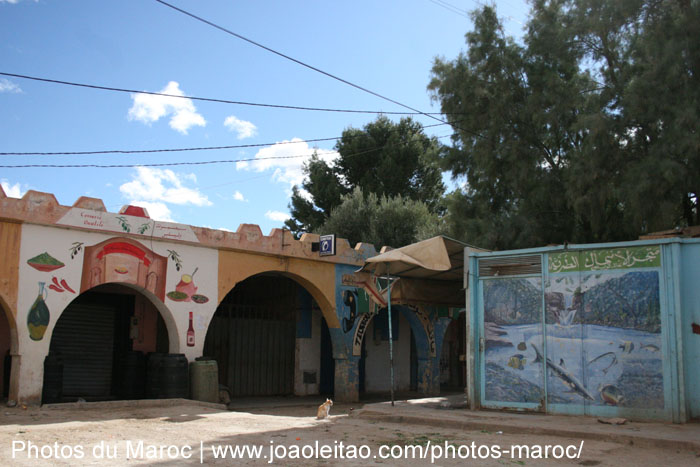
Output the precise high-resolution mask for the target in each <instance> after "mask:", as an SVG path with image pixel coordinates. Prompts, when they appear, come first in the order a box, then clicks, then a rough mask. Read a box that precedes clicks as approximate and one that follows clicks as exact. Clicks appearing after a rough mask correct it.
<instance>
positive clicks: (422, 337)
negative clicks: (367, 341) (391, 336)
mask: <svg viewBox="0 0 700 467" xmlns="http://www.w3.org/2000/svg"><path fill="white" fill-rule="evenodd" d="M385 308H386V307H384V308H382V310H383V309H385ZM391 309H392V312H393V311H394V310H397V311H398V312H399V313H401V315H403V317H404V318H405V319H406V321H408V324H409V326H411V331H413V335H414V336H415V338H416V353H417V356H418V358H419V359H428V358H430V357H431V352H430V347H429V345H430V340H431V336H430V332H429V330H426V329H425V327H424V326H423V325H422V323H421V320H420V319H419V318H418V317H417V313H419V312H420V310H419V309H416V308H413V307H409V306H405V305H392V306H391ZM380 311H381V310H380ZM376 315H377V314H376V313H368V314H367V315H366V316H367V317H366V318H364V322H362V321H360V322H358V325H357V327H356V328H355V334H354V337H353V349H352V350H353V351H352V354H353V355H354V356H359V353H358V349H361V348H362V343H363V342H364V336H365V332H364V331H366V329H367V328H368V327H369V325H370V323H371V322H372V320H373V319H374V317H375V316H376ZM361 327H362V328H364V329H361ZM358 331H362V332H361V335H358ZM432 338H433V340H434V333H433V336H432ZM419 342H420V343H421V344H424V345H419Z"/></svg>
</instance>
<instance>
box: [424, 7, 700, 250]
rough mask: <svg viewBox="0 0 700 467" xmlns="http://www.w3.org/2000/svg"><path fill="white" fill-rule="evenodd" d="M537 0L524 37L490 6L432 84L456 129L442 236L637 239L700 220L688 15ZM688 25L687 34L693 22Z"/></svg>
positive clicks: (693, 48) (693, 18) (694, 53)
mask: <svg viewBox="0 0 700 467" xmlns="http://www.w3.org/2000/svg"><path fill="white" fill-rule="evenodd" d="M699 8H700V2H698V1H695V0H692V1H691V0H677V1H675V2H661V1H658V0H646V1H642V0H625V1H615V0H534V1H533V2H532V10H531V19H530V21H529V23H528V28H527V32H526V34H525V36H524V38H523V45H522V46H521V45H518V44H516V43H515V42H514V41H513V40H512V39H510V38H507V37H506V36H505V35H504V33H503V29H502V27H501V24H500V22H499V21H498V18H497V16H496V12H495V11H494V10H493V9H492V8H490V7H484V8H482V9H480V10H478V11H476V12H475V13H474V14H473V19H474V30H473V31H472V32H469V33H468V34H467V35H466V39H467V46H468V51H467V53H466V54H465V53H462V54H460V55H459V57H458V58H457V59H455V60H453V61H444V60H440V59H438V60H436V62H435V64H434V66H433V79H432V81H431V83H430V85H429V90H430V91H431V92H432V94H433V97H434V98H435V99H436V100H438V101H439V102H440V104H441V106H442V110H443V112H445V113H448V114H460V113H462V114H465V116H460V117H459V120H460V121H459V122H457V121H456V118H457V117H450V118H451V122H452V124H453V127H454V128H455V133H456V136H455V138H454V140H453V148H452V150H451V151H449V152H446V153H444V154H446V155H445V156H444V157H443V158H442V163H443V166H444V167H445V168H446V169H448V170H450V171H451V172H452V174H453V176H455V177H457V178H459V177H465V178H466V185H465V187H464V188H463V189H461V190H459V191H458V192H456V193H453V194H452V195H450V197H449V201H448V212H449V216H448V219H449V221H450V222H449V224H450V228H451V232H450V233H451V234H452V235H454V236H457V237H461V238H464V239H466V240H468V241H470V242H471V243H476V244H480V245H483V246H486V247H491V248H517V247H526V246H535V245H542V244H547V243H552V242H556V243H562V242H565V241H576V242H585V241H614V240H622V239H633V238H636V237H637V236H638V235H640V234H642V233H645V232H648V231H650V230H658V229H662V228H670V227H674V226H675V225H688V224H697V223H698V205H697V196H698V187H697V183H698V179H699V177H697V175H693V174H697V173H700V170H699V169H698V146H699V144H698V133H697V123H699V122H698V112H699V109H700V106H698V101H699V100H698V96H699V92H700V87H698V86H697V80H698V79H699V78H698V73H699V71H698V49H699V48H700V43H699V42H698V41H700V35H698V34H693V32H697V31H698V21H697V19H698V11H699ZM689 31H690V32H689Z"/></svg>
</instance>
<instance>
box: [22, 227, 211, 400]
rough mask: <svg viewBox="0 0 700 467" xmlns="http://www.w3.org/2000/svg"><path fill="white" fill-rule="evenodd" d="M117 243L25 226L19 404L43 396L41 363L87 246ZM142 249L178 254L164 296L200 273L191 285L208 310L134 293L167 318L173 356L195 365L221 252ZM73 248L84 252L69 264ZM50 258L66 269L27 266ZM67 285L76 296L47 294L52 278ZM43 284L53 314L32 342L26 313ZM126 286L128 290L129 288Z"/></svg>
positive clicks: (161, 244) (160, 246) (160, 245)
mask: <svg viewBox="0 0 700 467" xmlns="http://www.w3.org/2000/svg"><path fill="white" fill-rule="evenodd" d="M115 237H119V234H116V233H106V234H102V233H93V232H86V231H80V230H68V229H64V228H54V227H46V226H38V225H32V224H23V225H22V241H21V246H20V265H19V293H18V300H17V335H18V344H19V349H18V350H19V354H20V356H21V363H20V364H21V369H20V381H21V385H20V394H19V397H20V400H22V399H23V398H24V397H29V398H31V397H36V395H37V394H40V393H41V387H42V383H43V362H44V358H45V356H46V355H47V354H48V351H49V345H50V343H51V336H52V334H53V330H54V327H55V325H56V322H57V321H58V319H59V318H60V316H61V314H62V313H63V311H64V309H65V308H66V307H67V306H68V304H70V302H72V301H73V300H74V299H75V298H76V297H78V295H79V293H80V284H81V278H82V268H83V253H84V248H85V247H86V246H92V245H95V244H98V243H101V242H103V241H105V240H108V239H112V238H115ZM129 238H131V239H132V240H136V241H138V242H139V243H141V244H142V245H143V246H144V247H146V248H148V249H150V250H152V251H154V252H155V253H157V254H159V255H162V256H166V257H167V256H168V250H174V251H176V252H177V253H178V255H179V257H180V258H181V260H182V268H181V270H180V271H177V270H176V265H175V262H174V261H172V260H170V259H168V262H167V274H166V288H165V290H166V293H167V292H170V291H174V290H175V286H176V284H177V283H178V282H179V281H180V279H181V276H182V275H183V274H191V273H192V272H193V271H194V269H195V268H199V269H198V271H197V273H196V275H195V276H194V280H193V282H194V283H195V284H196V286H197V287H198V290H197V293H198V294H200V295H204V296H206V297H208V298H209V301H208V302H207V303H204V304H196V303H194V302H184V301H183V302H175V301H172V300H170V299H169V298H168V297H167V296H166V297H165V302H161V301H160V300H159V299H158V298H156V297H155V296H154V295H153V294H151V293H150V292H147V291H145V290H143V289H139V288H138V287H135V288H136V289H137V290H139V291H140V292H142V293H144V295H146V296H148V297H149V298H150V299H151V301H152V302H153V303H154V305H155V306H156V308H158V310H159V312H160V313H161V315H162V316H163V319H164V320H165V322H166V325H167V326H168V331H169V341H170V351H171V352H177V353H184V354H185V355H186V356H187V358H188V359H189V360H193V359H194V358H195V357H198V356H200V355H201V354H202V348H203V346H204V338H205V337H206V331H207V326H208V325H209V321H210V320H211V317H212V315H213V314H214V312H215V311H216V307H217V305H218V267H219V266H218V258H219V256H218V252H217V250H215V249H211V248H200V247H195V246H190V245H184V244H175V243H172V242H165V241H159V240H157V239H151V238H149V237H143V238H135V237H129ZM73 242H82V243H83V250H81V251H80V252H79V253H78V254H77V255H75V256H74V257H73V258H71V251H70V247H71V245H72V244H73ZM44 252H47V253H49V254H50V255H51V256H52V257H54V258H56V259H58V260H59V261H61V262H63V263H64V264H65V266H64V267H62V268H60V269H57V270H55V271H52V272H42V271H38V270H36V269H34V268H32V267H31V266H29V265H28V264H27V260H28V259H30V258H33V257H34V256H37V255H39V254H41V253H44ZM54 276H56V277H57V278H58V279H59V280H60V279H64V280H66V282H67V283H68V284H69V286H70V287H71V288H72V289H73V290H75V292H76V293H75V294H74V293H71V292H68V291H65V292H57V291H54V290H50V289H48V286H49V284H51V283H52V282H51V279H52V277H54ZM39 282H44V283H45V284H46V285H45V288H47V290H48V292H47V293H46V300H45V302H46V304H47V306H48V309H49V312H50V321H49V325H48V328H47V329H46V333H45V334H44V336H43V338H42V339H41V340H39V341H34V340H31V339H30V337H29V332H28V328H27V315H28V312H29V310H30V308H31V306H32V304H33V303H34V301H35V300H36V298H37V295H38V292H39V285H38V283H39ZM125 285H128V284H125ZM190 311H192V312H193V313H194V314H193V325H194V330H195V346H194V347H187V343H186V339H187V328H188V326H189V312H190Z"/></svg>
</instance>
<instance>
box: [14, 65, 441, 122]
mask: <svg viewBox="0 0 700 467" xmlns="http://www.w3.org/2000/svg"><path fill="white" fill-rule="evenodd" d="M0 75H2V76H10V77H13V78H22V79H30V80H34V81H41V82H44V83H53V84H63V85H66V86H76V87H81V88H88V89H100V90H103V91H115V92H126V93H130V94H148V95H151V96H162V97H175V98H178V99H191V100H193V101H203V102H217V103H221V104H235V105H249V106H254V107H271V108H275V109H289V110H311V111H316V112H340V113H356V114H385V115H432V114H426V113H424V112H421V111H419V110H416V111H414V112H384V111H382V110H354V109H334V108H325V107H304V106H299V105H281V104H262V103H258V102H245V101H234V100H228V99H216V98H211V97H196V96H180V95H177V94H167V93H163V92H152V91H137V90H135V89H125V88H116V87H111V86H100V85H97V84H87V83H76V82H72V81H63V80H58V79H50V78H40V77H38V76H29V75H20V74H17V73H7V72H0ZM434 115H442V114H441V113H439V112H435V113H434Z"/></svg>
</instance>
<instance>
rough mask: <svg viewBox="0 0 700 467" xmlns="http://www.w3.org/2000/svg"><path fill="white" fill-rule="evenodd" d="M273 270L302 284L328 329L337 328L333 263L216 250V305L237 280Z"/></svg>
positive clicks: (338, 326) (240, 280)
mask: <svg viewBox="0 0 700 467" xmlns="http://www.w3.org/2000/svg"><path fill="white" fill-rule="evenodd" d="M268 272H276V273H281V274H282V275H283V276H284V277H288V278H289V279H292V280H294V281H295V282H297V283H298V284H300V285H301V286H302V287H304V288H305V289H306V290H307V291H308V292H309V293H310V294H311V296H312V297H313V298H314V300H316V303H318V306H319V307H320V308H321V313H322V314H323V317H324V319H325V320H326V323H328V327H329V328H336V329H337V328H340V321H339V320H338V316H337V315H336V312H335V265H334V264H332V263H322V262H319V261H308V260H302V259H296V258H282V257H274V256H264V255H259V254H258V255H256V254H251V253H243V252H234V251H220V252H219V298H218V304H220V303H221V302H222V301H223V299H224V298H225V297H226V295H227V294H228V293H229V292H230V291H231V290H233V288H234V287H235V286H236V284H238V283H239V282H242V281H244V280H246V279H248V278H249V277H253V276H256V275H258V274H262V273H268Z"/></svg>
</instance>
